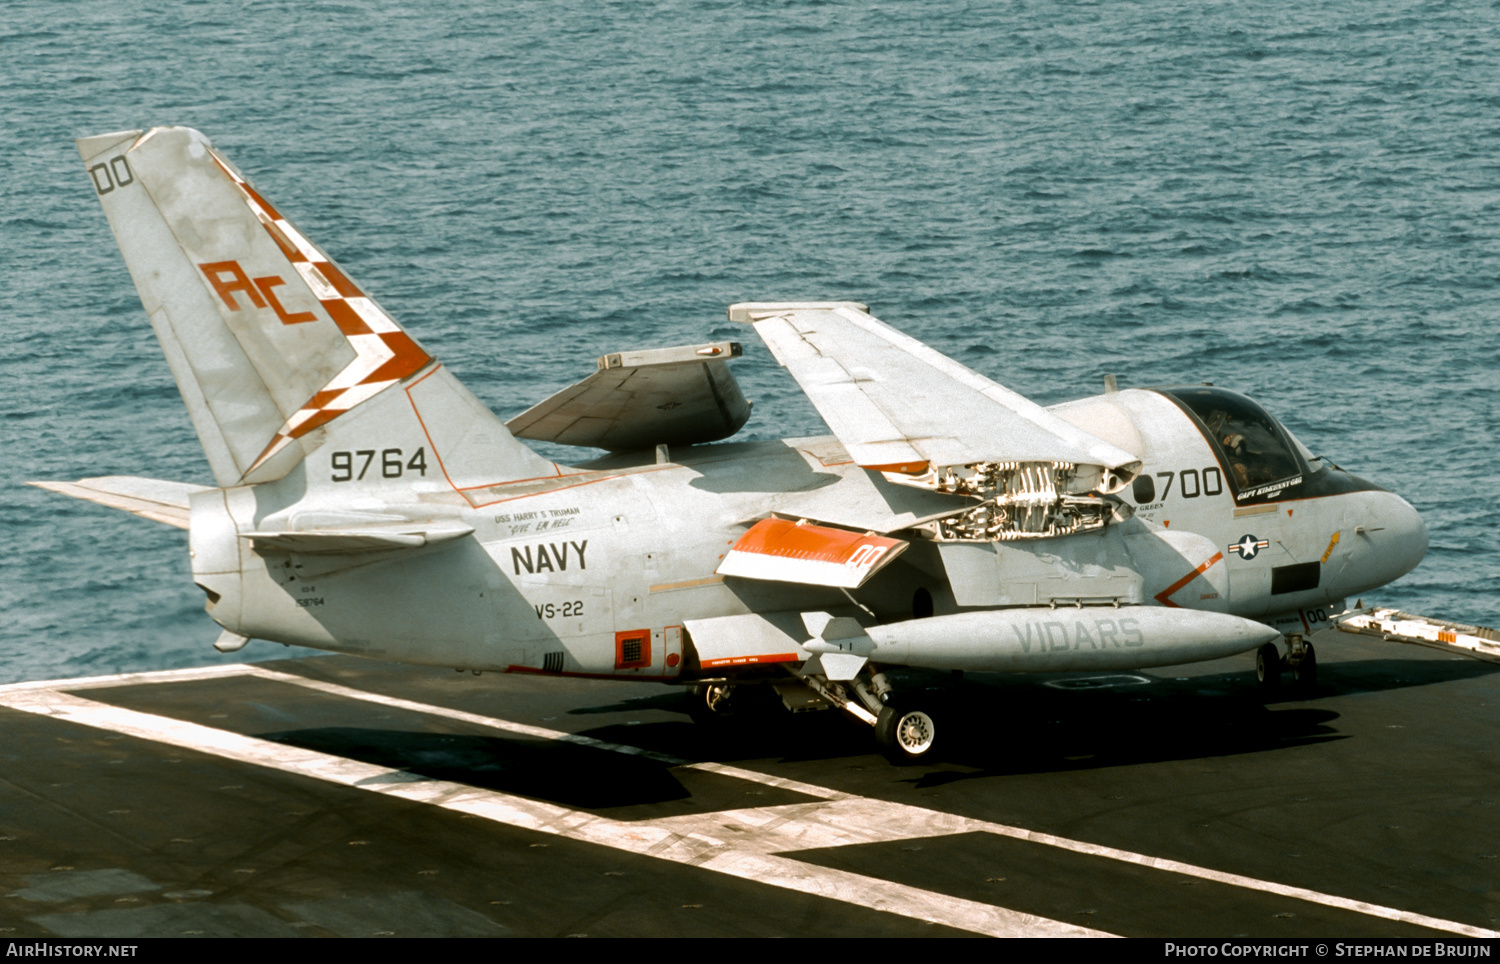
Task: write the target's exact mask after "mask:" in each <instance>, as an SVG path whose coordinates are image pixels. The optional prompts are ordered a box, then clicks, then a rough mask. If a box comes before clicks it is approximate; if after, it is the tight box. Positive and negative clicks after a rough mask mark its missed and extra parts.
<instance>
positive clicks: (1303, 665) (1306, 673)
mask: <svg viewBox="0 0 1500 964" xmlns="http://www.w3.org/2000/svg"><path fill="white" fill-rule="evenodd" d="M1292 679H1294V680H1296V682H1297V685H1298V686H1300V687H1302V688H1303V689H1305V690H1310V689H1313V688H1314V687H1316V686H1317V685H1318V654H1317V653H1315V652H1313V648H1312V643H1308V644H1307V645H1306V647H1304V649H1303V651H1302V662H1300V663H1298V664H1297V665H1296V666H1293V667H1292Z"/></svg>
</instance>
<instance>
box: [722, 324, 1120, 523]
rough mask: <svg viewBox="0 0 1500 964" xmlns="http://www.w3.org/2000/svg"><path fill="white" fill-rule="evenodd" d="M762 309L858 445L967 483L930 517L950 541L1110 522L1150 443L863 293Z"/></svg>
mask: <svg viewBox="0 0 1500 964" xmlns="http://www.w3.org/2000/svg"><path fill="white" fill-rule="evenodd" d="M729 318H730V320H731V321H736V322H744V323H749V324H752V325H754V326H755V330H756V332H757V333H758V334H759V335H760V336H761V338H762V339H763V340H764V341H765V343H766V345H767V347H769V348H770V349H771V353H772V354H773V355H775V356H776V360H777V361H778V362H780V363H781V365H782V366H783V367H785V368H786V369H787V370H788V371H789V372H791V374H792V377H794V378H795V379H796V380H797V383H798V384H799V385H801V386H802V390H803V391H804V392H806V393H807V397H808V398H809V399H810V400H811V401H812V403H813V405H814V407H816V408H817V410H818V414H819V415H821V416H822V417H823V420H824V421H825V422H827V423H828V427H829V428H830V429H832V430H833V434H834V435H836V436H837V437H838V439H839V441H840V442H841V443H843V445H844V447H845V449H847V450H848V452H849V456H850V458H852V459H853V460H854V461H855V463H857V464H858V465H859V466H861V467H862V468H865V469H868V470H870V471H876V472H881V473H884V475H885V477H886V478H887V479H889V480H891V481H893V482H899V483H902V484H904V485H912V486H917V487H920V488H926V489H930V490H933V491H936V492H942V493H947V494H954V495H960V496H965V497H968V498H969V499H971V500H972V502H971V503H970V504H969V505H968V507H967V508H964V509H960V510H958V511H956V512H954V513H952V514H949V515H946V516H943V517H940V518H937V519H934V520H932V521H931V523H930V524H929V525H928V526H927V531H928V532H929V534H930V535H931V536H932V537H933V538H935V539H937V540H939V541H960V542H999V541H1005V540H1010V539H1036V538H1048V537H1053V536H1062V535H1069V534H1071V533H1074V532H1081V531H1086V530H1090V529H1100V528H1103V527H1104V526H1105V525H1107V524H1109V523H1110V522H1112V521H1118V520H1119V519H1120V518H1121V511H1122V509H1121V504H1120V503H1119V502H1118V500H1113V499H1109V498H1107V497H1108V496H1110V495H1112V494H1113V493H1115V492H1118V491H1120V490H1121V489H1123V488H1124V487H1125V486H1126V485H1128V484H1129V483H1130V482H1131V481H1132V480H1133V479H1134V478H1135V476H1136V475H1137V474H1138V473H1139V472H1140V470H1141V460H1140V458H1139V457H1137V456H1135V455H1133V454H1131V453H1130V452H1126V451H1125V450H1123V449H1120V448H1117V447H1115V446H1113V445H1110V444H1109V443H1107V442H1104V441H1102V440H1100V439H1098V438H1095V437H1094V436H1092V435H1090V434H1089V433H1087V432H1085V431H1083V430H1082V429H1080V428H1078V427H1077V426H1074V425H1071V424H1069V423H1068V422H1065V421H1063V420H1062V419H1060V418H1058V417H1057V416H1055V415H1053V414H1051V413H1049V412H1048V411H1047V410H1046V409H1044V408H1042V407H1041V406H1040V405H1037V404H1036V403H1035V402H1032V401H1030V400H1029V399H1027V398H1025V397H1023V396H1021V395H1019V394H1017V393H1016V392H1013V391H1011V390H1010V389H1008V388H1005V387H1004V386H1002V385H999V384H997V383H996V382H994V381H991V380H990V379H988V378H986V377H985V376H983V375H981V374H979V373H978V372H975V371H972V370H970V369H968V368H966V367H964V366H963V365H960V364H959V363H958V362H955V361H953V360H952V359H951V358H948V357H947V356H945V355H943V354H941V353H939V352H937V351H934V350H933V349H931V348H929V347H927V346H926V345H923V344H922V343H921V342H919V341H917V340H916V339H914V338H911V337H908V336H907V335H904V334H902V333H901V332H898V331H896V330H895V329H894V328H891V327H890V326H888V325H886V324H883V323H882V322H880V321H878V320H877V319H875V318H873V317H871V316H870V314H869V313H868V312H867V310H866V308H865V306H864V305H861V304H856V303H854V302H749V303H744V304H737V305H733V306H731V307H730V309H729Z"/></svg>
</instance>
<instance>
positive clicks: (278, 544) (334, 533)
mask: <svg viewBox="0 0 1500 964" xmlns="http://www.w3.org/2000/svg"><path fill="white" fill-rule="evenodd" d="M473 531H474V529H473V528H472V527H470V526H466V525H464V524H462V523H458V522H428V523H417V522H407V523H388V524H383V525H376V526H351V527H347V528H342V529H301V530H295V529H294V530H287V531H280V532H242V533H240V538H242V539H249V540H251V545H252V546H253V547H254V548H256V549H258V550H260V549H272V550H279V551H281V552H297V553H304V554H307V555H318V554H320V553H346V552H380V551H384V550H389V549H416V548H420V547H421V546H431V545H437V544H438V543H442V542H451V541H452V540H454V539H462V538H463V537H464V536H466V535H469V534H470V533H472V532H473Z"/></svg>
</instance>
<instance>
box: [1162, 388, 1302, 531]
mask: <svg viewBox="0 0 1500 964" xmlns="http://www.w3.org/2000/svg"><path fill="white" fill-rule="evenodd" d="M1157 391H1159V392H1160V393H1161V394H1163V395H1165V396H1166V397H1167V398H1169V399H1171V400H1172V401H1173V402H1175V403H1177V405H1178V407H1180V408H1181V409H1182V410H1183V411H1184V412H1186V413H1187V414H1188V416H1189V417H1190V418H1191V419H1192V420H1193V422H1194V423H1196V424H1197V426H1198V428H1199V430H1200V431H1202V432H1203V436H1204V437H1205V438H1206V439H1208V441H1209V444H1210V445H1211V446H1212V448H1213V450H1214V454H1215V455H1216V456H1217V457H1218V459H1219V464H1220V465H1221V466H1222V467H1223V470H1224V477H1225V478H1226V479H1228V480H1229V487H1230V490H1231V491H1232V492H1233V493H1234V498H1235V502H1237V503H1239V504H1242V505H1252V504H1255V503H1258V502H1270V501H1273V500H1274V499H1277V498H1281V497H1283V494H1284V493H1286V490H1288V489H1291V488H1294V487H1297V486H1300V485H1301V484H1302V482H1303V480H1304V479H1306V478H1308V477H1310V476H1311V475H1313V474H1314V473H1315V471H1316V470H1315V469H1314V468H1313V467H1312V466H1311V465H1310V464H1309V462H1310V459H1311V456H1309V455H1308V453H1307V451H1306V450H1305V449H1304V448H1303V447H1302V445H1301V444H1300V443H1298V442H1297V440H1296V439H1295V438H1294V437H1293V436H1292V434H1291V433H1290V432H1288V431H1287V430H1286V429H1285V428H1283V427H1282V425H1281V423H1280V422H1278V421H1276V419H1274V418H1272V417H1271V416H1270V415H1268V414H1266V411H1265V409H1263V408H1261V407H1260V406H1259V405H1257V404H1255V403H1254V402H1252V401H1251V400H1250V399H1248V398H1246V397H1245V396H1243V395H1240V394H1238V393H1236V392H1231V391H1229V390H1228V389H1223V388H1214V387H1213V386H1210V385H1194V386H1190V387H1181V388H1159V389H1157ZM1319 468H1321V466H1319Z"/></svg>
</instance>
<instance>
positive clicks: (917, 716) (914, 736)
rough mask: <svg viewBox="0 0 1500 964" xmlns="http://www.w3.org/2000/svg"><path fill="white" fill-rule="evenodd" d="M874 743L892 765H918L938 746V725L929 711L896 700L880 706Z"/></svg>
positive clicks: (906, 701) (904, 701) (876, 719)
mask: <svg viewBox="0 0 1500 964" xmlns="http://www.w3.org/2000/svg"><path fill="white" fill-rule="evenodd" d="M875 743H876V744H877V745H878V746H879V747H880V751H881V752H882V753H883V754H885V758H886V759H887V760H890V761H891V762H892V763H896V764H902V765H904V764H908V763H921V762H922V761H923V760H926V759H929V758H930V757H931V755H932V748H933V746H934V745H935V744H936V743H937V724H936V722H935V721H934V720H933V718H932V713H931V712H929V710H928V709H926V708H923V707H922V706H920V705H917V704H914V703H911V702H909V701H908V700H896V701H894V702H892V703H887V704H886V705H885V706H883V707H881V708H880V713H879V715H878V716H877V717H876V718H875Z"/></svg>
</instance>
